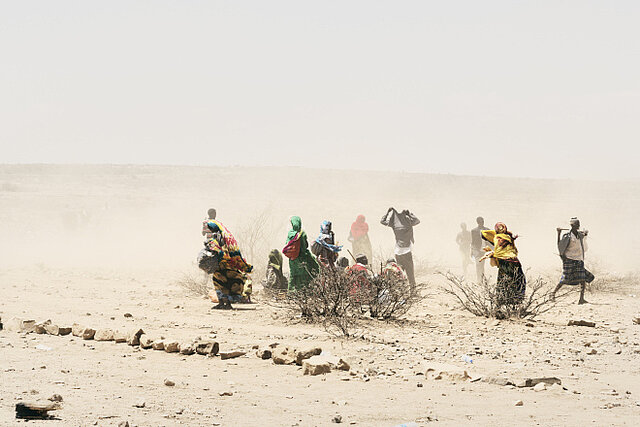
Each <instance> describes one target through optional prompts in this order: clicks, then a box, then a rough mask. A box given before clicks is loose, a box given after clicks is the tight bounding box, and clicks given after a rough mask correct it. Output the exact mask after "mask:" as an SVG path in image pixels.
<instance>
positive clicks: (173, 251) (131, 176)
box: [0, 165, 640, 272]
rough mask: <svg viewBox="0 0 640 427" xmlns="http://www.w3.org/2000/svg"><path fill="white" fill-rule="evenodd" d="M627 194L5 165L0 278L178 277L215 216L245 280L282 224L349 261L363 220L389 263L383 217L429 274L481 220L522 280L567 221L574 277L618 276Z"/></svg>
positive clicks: (266, 173)
mask: <svg viewBox="0 0 640 427" xmlns="http://www.w3.org/2000/svg"><path fill="white" fill-rule="evenodd" d="M639 190H640V188H639V185H638V184H637V183H633V182H588V181H570V180H550V179H547V180H541V179H524V178H491V177H471V176H454V175H436V174H416V173H393V172H361V171H358V172H355V171H353V172H351V171H342V170H340V171H338V170H317V169H302V168H244V167H227V168H216V167H186V166H180V167H177V166H176V167H171V166H136V165H130V166H89V165H85V166H62V165H55V166H54V165H5V166H1V167H0V198H1V200H2V204H3V206H4V209H2V212H1V213H0V215H2V217H1V223H0V230H1V232H2V234H3V236H4V238H3V239H2V245H1V247H0V257H1V259H2V263H3V264H4V265H5V266H33V265H37V264H42V265H46V266H53V267H64V268H73V267H78V268H98V269H99V268H119V269H131V270H137V269H141V270H148V269H154V268H157V267H159V266H162V268H163V269H167V268H171V269H176V270H180V269H185V268H188V267H190V266H192V264H193V262H194V258H195V256H196V254H197V252H198V251H199V250H200V248H201V246H202V237H201V235H200V231H201V226H202V220H203V219H204V218H205V216H206V211H207V209H208V208H209V207H215V208H216V209H217V211H218V218H219V219H220V220H221V221H222V222H223V223H224V224H225V225H227V227H228V228H229V229H230V230H231V231H232V233H234V235H236V237H237V239H238V240H239V242H240V245H241V248H242V250H243V252H244V254H245V256H246V257H247V258H249V261H250V262H251V263H253V264H255V265H256V267H257V268H258V270H260V267H261V266H264V265H265V264H266V255H267V253H268V250H269V249H271V248H282V246H283V245H284V243H285V238H286V232H287V230H288V228H289V224H288V219H289V217H290V216H291V215H299V216H300V217H301V218H302V220H303V227H304V228H305V230H306V231H307V233H308V234H309V236H310V238H313V237H315V236H316V234H317V232H318V231H319V226H320V223H321V222H322V220H324V219H329V220H331V221H333V224H334V225H333V229H334V231H335V233H336V238H337V240H338V243H339V244H344V245H345V247H346V248H350V244H349V242H348V241H347V236H348V233H349V227H350V225H351V223H352V222H353V221H354V219H355V217H356V216H357V215H358V214H364V215H365V216H366V218H367V222H368V223H369V225H370V237H371V240H372V244H373V248H374V254H375V256H376V257H377V258H378V259H377V260H376V261H375V262H379V261H380V260H381V259H383V258H386V257H388V256H390V255H391V254H392V252H393V245H394V239H393V233H392V232H391V230H390V229H387V228H385V227H383V226H381V225H380V224H379V220H380V217H381V216H382V215H383V214H384V213H385V212H386V210H387V208H388V207H390V206H394V207H396V208H398V209H409V210H411V211H412V212H414V213H415V214H416V215H417V216H418V218H419V219H420V220H421V224H420V225H419V226H418V227H416V228H415V239H416V243H415V248H414V254H415V256H416V257H417V259H418V262H419V263H422V264H424V265H428V266H430V267H433V268H436V269H443V270H446V269H451V270H453V271H457V270H459V269H460V260H459V251H458V248H457V246H456V243H455V236H456V234H457V232H458V231H459V224H460V223H461V222H465V223H466V224H467V226H468V228H473V227H474V226H475V218H476V217H477V216H483V217H484V218H485V220H486V224H487V225H488V226H492V225H493V224H494V223H495V222H497V221H502V222H505V223H506V224H507V225H508V226H509V228H510V230H512V231H513V232H514V233H516V234H519V235H520V238H519V239H518V241H517V244H518V247H519V250H520V258H521V261H522V263H523V265H524V267H525V268H529V269H531V270H532V271H534V272H544V271H551V270H554V269H555V270H558V269H559V267H560V266H559V264H560V263H559V260H558V257H557V255H556V247H555V228H556V227H557V226H566V225H567V222H568V219H569V218H570V217H572V216H578V217H579V218H580V219H581V221H582V225H583V227H584V228H586V229H589V230H590V235H589V239H590V243H589V244H590V250H589V254H588V257H587V264H589V262H590V261H593V262H597V263H598V264H599V265H600V266H601V267H605V268H607V269H613V270H616V271H620V272H622V271H629V270H635V269H637V262H636V261H637V255H636V254H637V253H638V252H639V250H640V238H639V237H638V236H639V233H638V231H639V230H638V224H637V222H636V218H635V217H636V214H637V212H638V211H640V191H639ZM252 229H253V231H254V232H255V231H257V232H258V233H257V234H258V238H257V239H255V238H254V239H253V240H255V241H254V242H252V241H251V239H250V237H248V236H249V235H250V232H251V230H252ZM254 234H255V233H254ZM374 265H375V264H374Z"/></svg>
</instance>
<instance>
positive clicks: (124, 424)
mask: <svg viewBox="0 0 640 427" xmlns="http://www.w3.org/2000/svg"><path fill="white" fill-rule="evenodd" d="M96 425H97V424H96ZM118 427H129V421H120V422H119V423H118Z"/></svg>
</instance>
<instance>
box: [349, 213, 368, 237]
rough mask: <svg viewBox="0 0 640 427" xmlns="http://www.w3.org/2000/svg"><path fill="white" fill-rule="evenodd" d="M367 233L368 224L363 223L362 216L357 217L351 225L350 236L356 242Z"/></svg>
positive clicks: (363, 218)
mask: <svg viewBox="0 0 640 427" xmlns="http://www.w3.org/2000/svg"><path fill="white" fill-rule="evenodd" d="M368 232H369V224H367V223H366V222H365V217H364V215H358V217H357V218H356V220H355V221H354V222H353V224H351V236H352V237H353V238H354V239H356V240H357V239H359V238H360V237H362V236H364V235H365V234H367V233H368Z"/></svg>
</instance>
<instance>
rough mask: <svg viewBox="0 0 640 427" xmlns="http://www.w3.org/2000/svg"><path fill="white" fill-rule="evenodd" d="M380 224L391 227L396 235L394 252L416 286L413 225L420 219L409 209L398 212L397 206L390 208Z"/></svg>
mask: <svg viewBox="0 0 640 427" xmlns="http://www.w3.org/2000/svg"><path fill="white" fill-rule="evenodd" d="M380 224H382V225H385V226H387V227H391V229H392V230H393V234H394V235H395V237H396V247H395V250H394V253H395V255H396V260H397V261H398V264H400V265H401V266H402V268H403V269H404V271H405V272H406V274H407V278H408V279H409V283H411V285H412V286H415V284H416V279H415V275H414V271H413V255H412V254H411V251H412V249H413V243H414V238H413V227H415V226H416V225H418V224H420V220H419V219H418V218H417V217H416V216H415V215H414V214H412V213H411V212H409V211H408V210H406V209H405V210H403V211H402V212H398V211H397V210H396V209H395V208H389V210H388V211H387V213H386V214H385V215H384V216H383V217H382V219H381V220H380Z"/></svg>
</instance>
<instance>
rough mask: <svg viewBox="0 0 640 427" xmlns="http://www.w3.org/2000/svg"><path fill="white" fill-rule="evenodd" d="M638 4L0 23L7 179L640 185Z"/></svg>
mask: <svg viewBox="0 0 640 427" xmlns="http://www.w3.org/2000/svg"><path fill="white" fill-rule="evenodd" d="M639 21H640V3H638V2H633V1H617V2H597V1H582V0H581V1H563V2H557V1H542V2H540V1H536V2H511V1H490V2H476V1H459V2H419V1H406V2H381V1H374V2H371V1H352V2H338V1H327V2H322V3H321V4H320V3H309V2H297V1H274V2H261V1H246V2H219V1H212V2H196V1H180V2H167V1H139V2H135V3H132V2H125V1H111V2H107V3H96V2H82V1H56V2H49V1H32V2H4V3H3V4H2V6H0V51H1V52H2V56H3V67H1V68H0V93H1V94H2V96H1V97H0V117H2V119H0V120H1V126H0V159H2V160H1V161H2V162H3V163H63V164H67V163H116V164H182V165H221V166H226V165H245V166H251V165H257V166H302V167H315V168H337V169H344V170H349V169H361V170H362V169H364V170H386V171H413V172H427V173H452V174H463V175H482V176H523V177H527V176H529V177H543V178H572V179H595V180H602V179H604V180H629V179H631V180H634V181H635V180H638V179H640V169H638V168H637V167H636V162H637V158H638V154H640V153H639V149H638V144H637V142H638V126H637V117H638V116H639V113H640V80H639V79H638V78H637V76H638V75H640V55H638V51H639V49H638V43H639V40H640V26H638V25H637V22H639Z"/></svg>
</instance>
